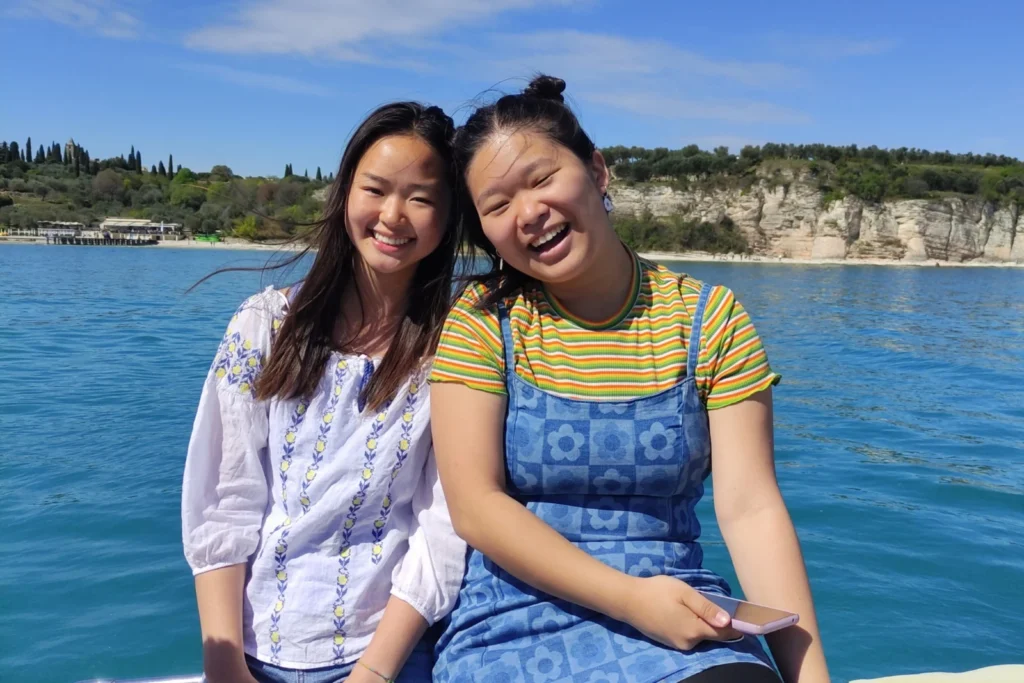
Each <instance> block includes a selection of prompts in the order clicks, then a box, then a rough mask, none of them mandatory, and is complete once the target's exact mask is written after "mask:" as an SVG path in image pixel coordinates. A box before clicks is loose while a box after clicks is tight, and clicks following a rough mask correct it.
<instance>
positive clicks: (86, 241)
mask: <svg viewBox="0 0 1024 683" xmlns="http://www.w3.org/2000/svg"><path fill="white" fill-rule="evenodd" d="M159 242H160V240H158V239H156V238H155V237H149V236H138V237H121V236H116V237H115V236H111V237H66V236H58V235H53V236H47V238H46V243H47V244H63V245H67V246H83V247H147V246H153V245H154V244H158V243H159Z"/></svg>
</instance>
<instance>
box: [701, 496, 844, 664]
mask: <svg viewBox="0 0 1024 683" xmlns="http://www.w3.org/2000/svg"><path fill="white" fill-rule="evenodd" d="M720 526H721V529H722V536H723V537H724V539H725V542H726V545H727V546H728V548H729V553H730V555H731V557H732V561H733V565H734V566H735V568H736V574H737V576H738V577H739V580H740V584H741V585H742V587H743V593H744V595H745V596H746V598H747V599H748V600H750V601H752V602H757V603H762V604H766V605H769V606H771V607H777V608H779V609H784V610H787V611H789V612H795V613H797V614H799V615H800V622H799V624H798V625H796V626H793V627H790V628H786V629H783V630H781V631H777V632H776V633H773V634H770V635H768V636H767V641H768V645H769V647H770V648H771V651H772V656H773V657H774V659H775V662H776V664H778V667H779V672H780V673H781V674H782V677H783V680H785V681H786V683H825V682H827V681H828V680H829V676H828V667H827V666H826V663H825V653H824V650H823V648H822V645H821V638H820V635H819V633H818V623H817V619H816V617H815V614H814V602H813V599H812V597H811V589H810V584H809V583H808V581H807V571H806V568H805V567H804V561H803V555H802V553H801V551H800V542H799V540H798V539H797V535H796V531H795V529H794V528H793V522H792V520H791V519H790V517H789V513H788V512H787V511H786V507H785V504H784V503H782V502H781V499H780V501H779V502H778V504H773V505H769V506H766V507H763V508H761V509H759V510H756V511H753V512H751V513H750V514H748V515H745V516H742V517H739V518H736V519H733V520H728V521H724V520H723V521H720Z"/></svg>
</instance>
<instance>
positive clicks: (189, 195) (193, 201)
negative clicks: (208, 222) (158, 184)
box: [170, 174, 206, 211]
mask: <svg viewBox="0 0 1024 683" xmlns="http://www.w3.org/2000/svg"><path fill="white" fill-rule="evenodd" d="M179 175H180V174H179ZM175 180H177V177H175ZM205 201H206V192H204V191H203V189H202V188H201V187H196V186H195V185H192V184H191V183H178V182H173V183H171V196H170V202H171V204H172V205H173V206H180V207H182V208H185V209H191V210H192V211H198V210H199V208H200V207H202V205H203V202H205Z"/></svg>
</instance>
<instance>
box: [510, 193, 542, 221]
mask: <svg viewBox="0 0 1024 683" xmlns="http://www.w3.org/2000/svg"><path fill="white" fill-rule="evenodd" d="M518 204H519V206H517V207H516V209H517V211H516V221H517V223H518V226H517V227H518V228H519V229H520V230H525V229H527V228H529V227H530V226H531V225H535V224H536V223H537V222H543V220H544V218H546V217H547V214H548V207H547V206H546V205H545V204H544V203H543V202H541V201H539V200H538V199H537V198H536V197H535V195H534V194H533V193H532V192H530V193H524V194H523V195H521V196H520V197H519V201H518Z"/></svg>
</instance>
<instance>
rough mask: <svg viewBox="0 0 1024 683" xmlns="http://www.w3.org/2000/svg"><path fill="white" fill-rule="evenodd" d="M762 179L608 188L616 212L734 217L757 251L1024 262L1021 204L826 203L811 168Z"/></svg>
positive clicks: (949, 200)
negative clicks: (717, 185) (695, 186)
mask: <svg viewBox="0 0 1024 683" xmlns="http://www.w3.org/2000/svg"><path fill="white" fill-rule="evenodd" d="M781 181H782V182H781V183H780V178H779V177H775V178H759V179H757V180H756V181H755V182H754V184H753V185H751V186H750V187H747V188H745V189H728V190H727V189H714V190H676V189H673V188H671V187H669V186H667V185H658V184H651V185H645V186H643V187H631V186H629V185H626V184H624V183H619V182H615V183H613V184H612V187H611V188H610V190H609V194H610V195H611V197H612V199H613V201H614V203H615V211H616V212H617V213H624V214H633V215H638V216H639V215H643V214H645V213H648V212H649V213H651V214H652V215H654V216H656V217H667V216H681V217H683V218H685V219H686V220H693V221H708V222H712V223H713V222H718V221H720V220H722V219H723V218H725V217H728V218H730V219H731V220H732V221H733V223H735V224H736V227H737V228H739V229H740V230H741V231H742V232H743V234H744V235H745V236H746V238H747V242H748V244H750V246H751V249H752V250H753V252H754V253H755V254H761V255H765V256H784V257H790V258H798V259H799V258H815V259H819V258H820V259H858V258H861V259H863V258H884V259H893V260H901V259H904V260H907V261H951V262H957V263H959V262H964V261H972V260H979V259H980V260H987V261H1020V262H1024V221H1022V220H1021V213H1022V210H1021V207H1018V206H1017V205H1010V206H1005V205H997V204H993V203H991V202H984V201H981V200H975V199H969V198H968V199H964V198H956V197H951V198H941V199H897V200H887V201H884V202H881V203H870V202H864V201H862V200H860V199H858V198H856V197H845V198H843V199H839V200H836V201H831V202H829V203H827V204H826V202H825V196H824V194H823V193H822V192H821V190H820V189H819V188H818V186H817V184H816V183H815V182H814V180H813V179H812V178H810V177H809V176H807V175H806V174H803V175H801V174H799V173H795V172H788V173H787V174H784V175H783V176H782V178H781Z"/></svg>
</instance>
